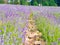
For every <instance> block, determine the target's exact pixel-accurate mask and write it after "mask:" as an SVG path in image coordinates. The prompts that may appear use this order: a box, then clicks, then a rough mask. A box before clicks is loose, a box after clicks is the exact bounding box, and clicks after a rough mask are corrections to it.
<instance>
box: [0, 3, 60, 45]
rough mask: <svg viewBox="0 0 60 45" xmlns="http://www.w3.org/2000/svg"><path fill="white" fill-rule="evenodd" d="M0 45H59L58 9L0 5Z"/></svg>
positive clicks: (59, 9) (59, 22)
mask: <svg viewBox="0 0 60 45" xmlns="http://www.w3.org/2000/svg"><path fill="white" fill-rule="evenodd" d="M31 20H32V21H31ZM31 24H32V25H31ZM32 27H33V28H32ZM35 28H36V29H35ZM31 32H32V33H31ZM37 32H38V34H39V35H38V36H37V35H34V34H35V33H36V34H37ZM30 33H31V35H30ZM40 33H41V34H42V35H41V34H40ZM40 35H41V37H39V36H40ZM28 36H29V38H28ZM35 37H36V40H35ZM41 39H42V41H41ZM28 40H29V41H30V40H31V41H30V42H29V41H28ZM39 41H40V42H41V43H40V42H39ZM31 42H33V43H31ZM38 42H39V43H38ZM0 45H60V7H53V6H52V7H49V6H23V5H9V4H8V5H6V4H4V5H2V4H0Z"/></svg>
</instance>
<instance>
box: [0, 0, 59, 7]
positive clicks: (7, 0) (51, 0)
mask: <svg viewBox="0 0 60 45" xmlns="http://www.w3.org/2000/svg"><path fill="white" fill-rule="evenodd" d="M0 4H17V5H32V6H60V0H0Z"/></svg>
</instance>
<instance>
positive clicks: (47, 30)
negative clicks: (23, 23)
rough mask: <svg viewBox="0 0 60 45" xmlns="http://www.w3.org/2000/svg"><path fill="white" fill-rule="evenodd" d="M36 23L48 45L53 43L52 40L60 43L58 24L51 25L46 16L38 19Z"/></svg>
mask: <svg viewBox="0 0 60 45" xmlns="http://www.w3.org/2000/svg"><path fill="white" fill-rule="evenodd" d="M36 25H37V28H38V30H39V31H40V32H42V34H43V38H44V40H46V42H47V45H51V43H52V42H56V43H58V44H60V43H59V42H58V38H60V36H59V34H60V33H59V32H60V31H59V30H60V28H59V27H58V26H55V25H51V24H50V23H49V22H48V20H47V19H46V18H44V17H40V18H38V19H36Z"/></svg>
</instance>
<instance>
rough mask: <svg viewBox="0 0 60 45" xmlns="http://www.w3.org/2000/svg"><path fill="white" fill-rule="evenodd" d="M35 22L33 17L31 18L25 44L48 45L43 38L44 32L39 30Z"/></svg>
mask: <svg viewBox="0 0 60 45" xmlns="http://www.w3.org/2000/svg"><path fill="white" fill-rule="evenodd" d="M34 22H35V21H34V20H33V18H29V20H28V30H26V35H25V43H24V45H46V44H45V41H44V40H43V39H42V33H41V32H39V31H38V30H37V28H36V25H35V23H34Z"/></svg>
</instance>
